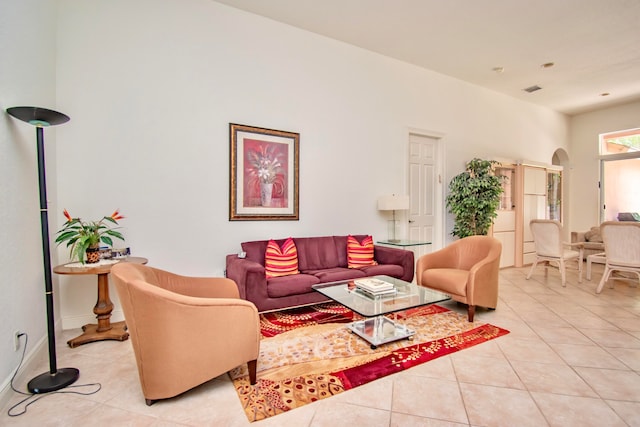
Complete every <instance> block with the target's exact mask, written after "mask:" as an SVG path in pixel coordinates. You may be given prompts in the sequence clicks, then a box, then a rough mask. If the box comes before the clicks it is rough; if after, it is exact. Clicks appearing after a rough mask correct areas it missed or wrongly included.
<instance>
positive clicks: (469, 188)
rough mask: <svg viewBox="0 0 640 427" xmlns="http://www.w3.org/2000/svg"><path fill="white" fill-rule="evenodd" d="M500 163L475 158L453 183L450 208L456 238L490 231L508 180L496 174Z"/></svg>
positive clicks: (450, 188)
mask: <svg viewBox="0 0 640 427" xmlns="http://www.w3.org/2000/svg"><path fill="white" fill-rule="evenodd" d="M496 164H499V162H497V161H495V160H482V159H478V158H474V159H472V160H471V161H469V162H468V163H467V165H466V170H465V171H464V172H462V173H460V174H458V175H456V176H455V177H453V179H452V180H451V182H450V183H449V195H448V196H447V208H448V209H449V212H450V213H452V214H453V215H454V216H455V225H454V227H453V231H452V233H451V234H452V235H454V236H457V237H460V238H463V237H467V236H474V235H486V234H487V233H488V232H489V228H490V227H491V224H492V223H493V220H494V218H496V216H497V210H498V206H499V205H500V194H501V193H502V191H503V189H502V179H503V178H504V177H502V176H496V175H495V174H494V172H493V167H494V165H496Z"/></svg>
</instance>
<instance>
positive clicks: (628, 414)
mask: <svg viewBox="0 0 640 427" xmlns="http://www.w3.org/2000/svg"><path fill="white" fill-rule="evenodd" d="M606 402H607V404H608V405H609V406H611V408H613V410H614V411H615V412H616V414H618V416H619V417H620V418H622V419H623V420H624V421H625V422H626V423H627V424H628V425H630V426H640V403H639V402H621V401H617V400H607V401H606Z"/></svg>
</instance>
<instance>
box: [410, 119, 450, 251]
mask: <svg viewBox="0 0 640 427" xmlns="http://www.w3.org/2000/svg"><path fill="white" fill-rule="evenodd" d="M441 144H442V135H438V134H434V133H431V132H417V131H410V132H409V166H408V172H409V173H408V175H409V176H408V180H409V215H408V224H407V230H408V238H409V240H414V241H418V242H431V245H422V246H418V247H417V248H416V250H418V251H419V253H416V259H417V258H418V257H419V256H421V255H424V254H425V253H428V252H431V251H433V250H437V249H440V248H442V246H443V218H444V212H443V198H444V195H443V184H442V175H443V170H442V164H443V159H442V155H443V153H442V151H443V150H442V147H441ZM418 248H419V249H418Z"/></svg>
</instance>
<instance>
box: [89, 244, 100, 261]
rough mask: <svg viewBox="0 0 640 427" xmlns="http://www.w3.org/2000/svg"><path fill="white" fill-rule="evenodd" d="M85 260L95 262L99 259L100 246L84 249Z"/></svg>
mask: <svg viewBox="0 0 640 427" xmlns="http://www.w3.org/2000/svg"><path fill="white" fill-rule="evenodd" d="M86 255H87V260H86V261H85V262H86V263H87V264H95V263H96V262H98V261H100V248H99V247H95V248H87V250H86Z"/></svg>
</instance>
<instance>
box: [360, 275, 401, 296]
mask: <svg viewBox="0 0 640 427" xmlns="http://www.w3.org/2000/svg"><path fill="white" fill-rule="evenodd" d="M353 282H354V283H355V285H356V288H357V289H358V290H360V291H361V292H363V293H365V294H367V295H369V296H372V297H377V296H381V295H394V294H395V293H396V288H395V287H394V286H393V283H389V282H385V281H384V280H380V279H375V278H371V277H369V278H366V279H357V280H354V281H353Z"/></svg>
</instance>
